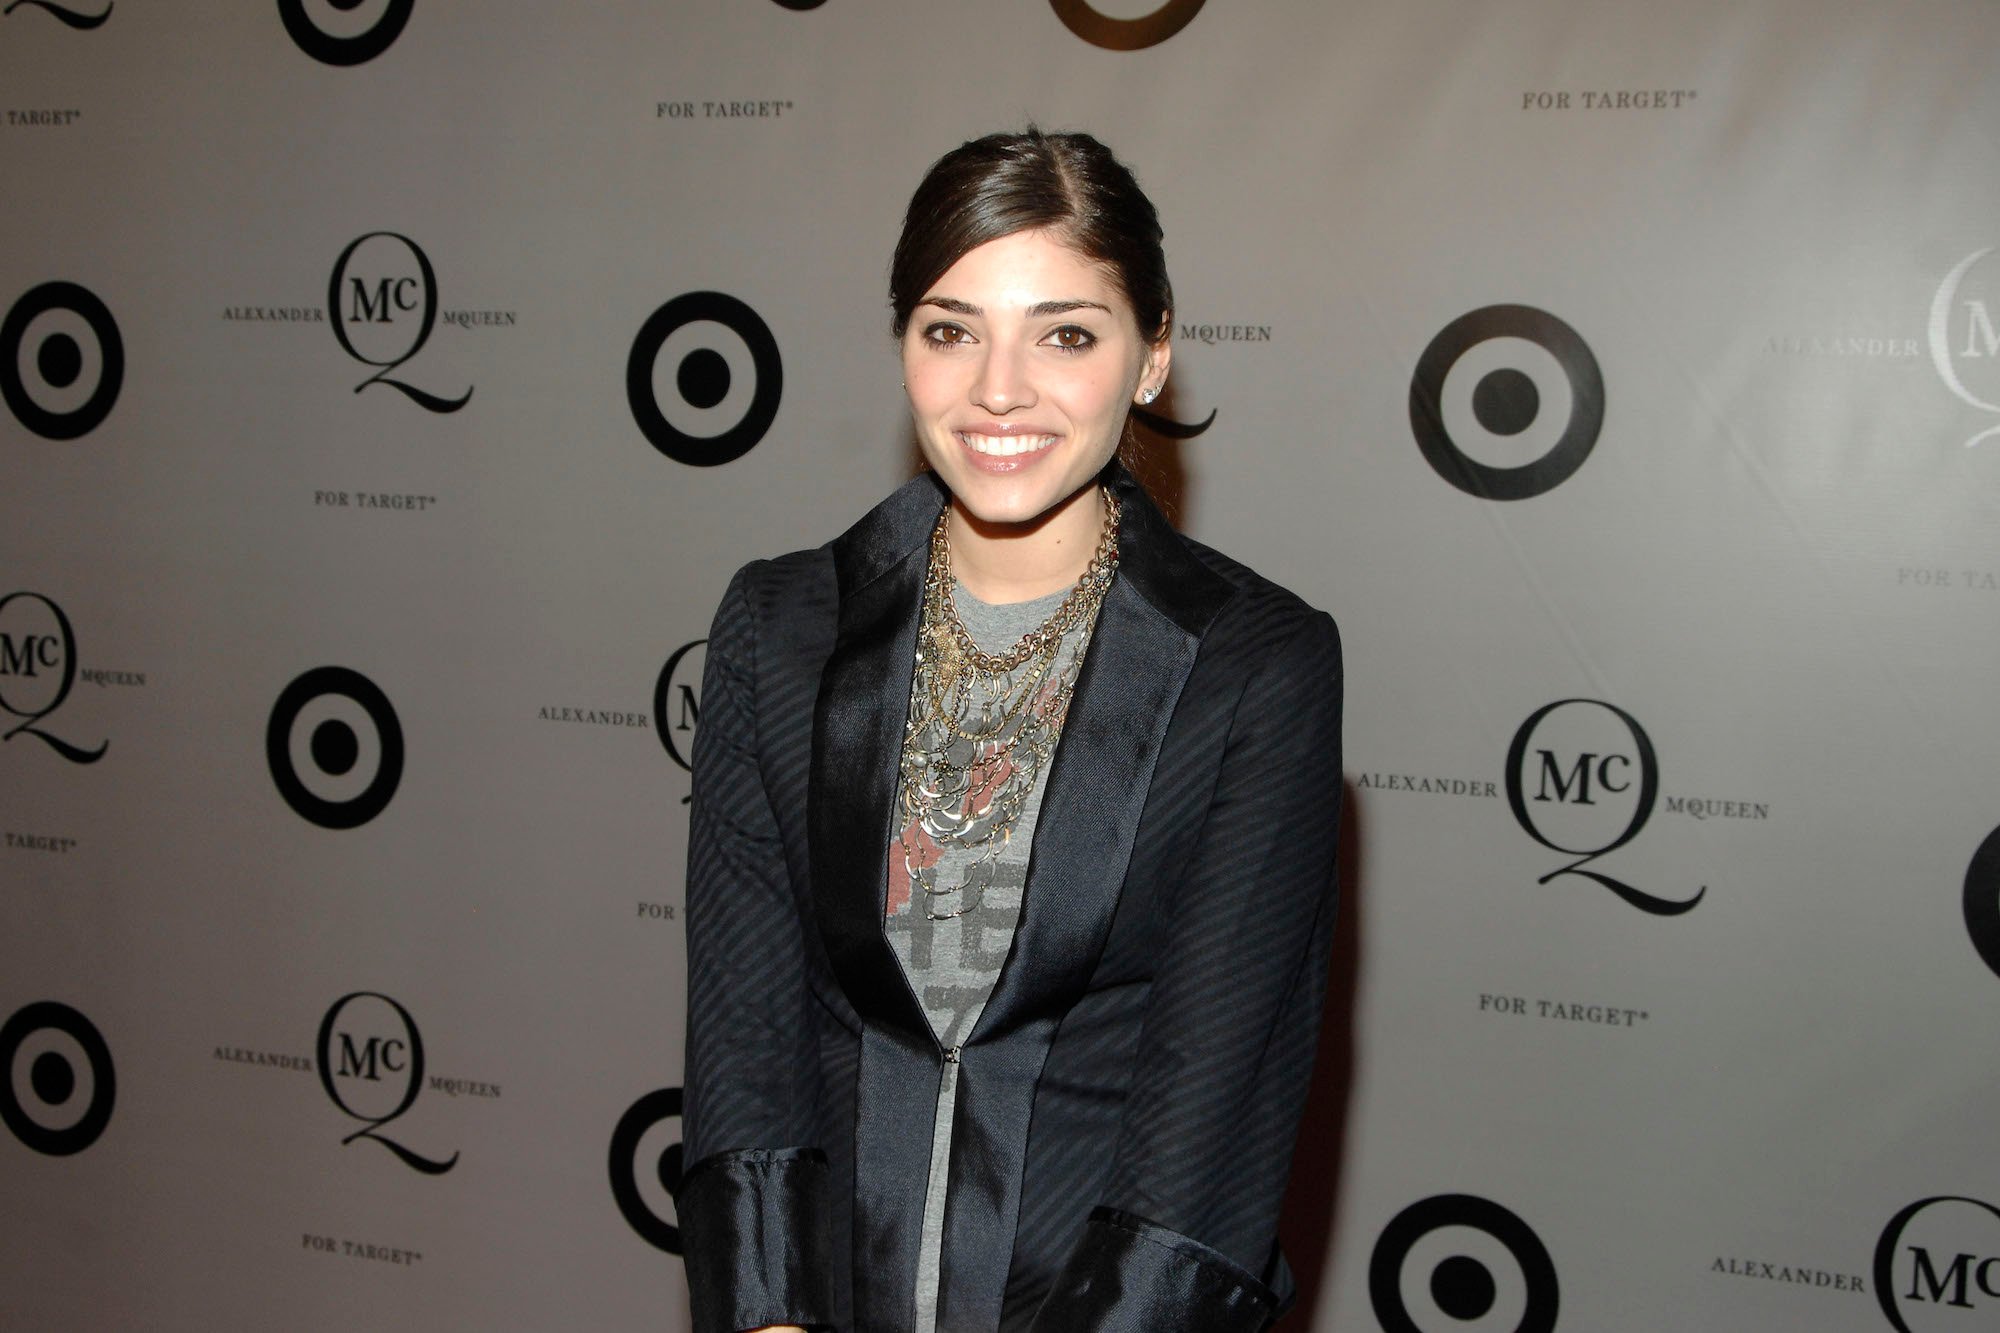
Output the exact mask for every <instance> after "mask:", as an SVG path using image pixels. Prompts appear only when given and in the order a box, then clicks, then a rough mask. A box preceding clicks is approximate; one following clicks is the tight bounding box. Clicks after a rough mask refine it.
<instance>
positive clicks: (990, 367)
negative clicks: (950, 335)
mask: <svg viewBox="0 0 2000 1333" xmlns="http://www.w3.org/2000/svg"><path fill="white" fill-rule="evenodd" d="M972 401H973V403H974V404H975V405H977V406H979V407H982V408H984V409H986V410H987V411H988V412H991V413H992V414H993V415H995V416H1002V415H1005V414H1006V413H1008V412H1011V411H1013V410H1014V409H1015V408H1018V407H1032V406H1034V404H1035V386H1034V381H1033V378H1032V376H1031V375H1030V372H1029V366H1028V360H1027V357H1026V355H1025V354H1024V353H1023V352H1022V351H1021V350H1020V349H1018V348H1014V347H1009V346H1006V345H1005V344H1004V343H1003V344H1001V345H998V346H990V347H989V348H988V350H987V352H986V355H985V357H984V358H983V359H982V360H981V361H980V364H979V374H978V376H977V377H976V378H975V379H974V380H973V382H972Z"/></svg>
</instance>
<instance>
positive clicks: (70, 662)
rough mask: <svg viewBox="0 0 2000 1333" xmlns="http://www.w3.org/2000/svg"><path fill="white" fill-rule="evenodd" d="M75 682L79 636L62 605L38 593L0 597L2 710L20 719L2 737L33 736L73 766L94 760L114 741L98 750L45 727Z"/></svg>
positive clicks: (94, 761) (102, 745)
mask: <svg viewBox="0 0 2000 1333" xmlns="http://www.w3.org/2000/svg"><path fill="white" fill-rule="evenodd" d="M75 684H76V634H75V632H74V631H72V630H71V629H70V624H69V617H68V616H66V615H64V614H63V610H62V608H61V607H59V606H57V605H56V604H55V603H54V602H52V601H50V600H49V599H48V598H46V597H44V596H42V595H41V594H40V593H38V592H13V593H8V594H7V595H6V596H5V597H0V712H6V713H11V714H12V715H13V716H14V717H16V718H18V719H20V720H19V721H18V722H15V723H14V724H12V725H11V726H9V727H8V728H7V730H6V731H5V732H0V741H11V740H13V739H14V738H15V737H16V736H33V737H34V738H35V739H36V740H38V741H41V742H42V743H43V744H44V745H47V746H48V747H49V748H50V749H51V750H54V751H55V752H56V753H57V754H59V755H61V756H62V757H63V758H65V759H67V760H69V761H70V762H71V763H72V764H94V763H96V762H97V761H98V760H100V759H102V758H103V757H104V752H105V750H106V749H107V748H109V747H110V744H111V742H109V741H101V742H99V743H98V746H97V748H96V749H95V750H86V749H84V748H83V747H82V746H79V745H72V744H70V742H68V741H66V740H64V739H62V738H61V737H60V736H54V735H51V734H50V733H48V732H46V731H44V730H42V727H41V724H42V723H43V722H44V721H45V720H47V718H48V716H49V714H51V713H53V712H55V711H56V709H58V708H61V707H62V706H63V701H64V700H66V699H68V698H69V692H70V690H71V688H72V687H74V686H75Z"/></svg>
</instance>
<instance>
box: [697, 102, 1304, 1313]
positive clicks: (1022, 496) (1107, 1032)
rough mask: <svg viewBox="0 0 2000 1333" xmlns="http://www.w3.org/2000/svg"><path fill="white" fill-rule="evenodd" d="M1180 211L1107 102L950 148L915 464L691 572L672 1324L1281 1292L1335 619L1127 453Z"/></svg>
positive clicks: (1077, 1308) (927, 253)
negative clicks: (703, 603)
mask: <svg viewBox="0 0 2000 1333" xmlns="http://www.w3.org/2000/svg"><path fill="white" fill-rule="evenodd" d="M1160 235H1161V233H1160V227H1159V222H1158V219H1157V218H1156V216H1155V214H1154V211H1153V207H1152V204H1151V203H1150V202H1149V201H1148V200H1147V199H1146V197H1145V195H1144V194H1142V193H1141V192H1140V190H1139V187H1138V185H1137V183H1136V182H1135V181H1134V180H1133V179H1132V176H1131V174H1130V173H1129V172H1128V171H1127V170H1126V169H1125V168H1124V167H1123V166H1122V165H1121V164H1119V163H1118V162H1117V160H1116V159H1115V158H1113V157H1112V156H1111V154H1110V153H1109V152H1108V151H1107V150H1106V149H1105V148H1104V147H1103V145H1101V144H1099V143H1098V142H1097V141H1096V140H1094V139H1092V138H1090V137H1089V136H1087V135H1078V134H1043V133H1041V132H1039V131H1036V130H1033V129H1030V130H1029V131H1028V132H1027V133H1025V134H1009V135H993V136H989V137H987V138H984V139H979V140H975V141H973V142H971V143H968V144H965V145H963V146H962V147H960V148H958V149H956V150H954V151H953V152H951V153H948V154H946V155H945V156H944V157H943V158H942V159H940V160H939V161H938V163H937V164H936V165H935V166H933V167H932V168H931V171H930V173H929V174H928V175H927V176H926V177H925V179H924V181H923V183H922V184H921V185H920V186H919V187H918V189H917V192H916V195H915V197H914V198H912V199H911V201H910V208H909V213H908V216H907V219H906V221H905V223H904V228H903V236H902V239H901V241H900V243H899V244H898V246H897V249H896V256H895V260H894V264H893V268H892V271H891V275H890V299H891V304H892V306H893V309H894V312H895V321H894V329H895V333H896V335H897V337H898V338H899V339H900V340H901V344H902V355H903V371H904V385H905V389H906V391H907V392H908V395H909V400H910V410H911V415H912V418H913V420H914V422H915V427H916V434H917V438H918V441H919V443H920V444H921V447H922V449H923V453H924V457H925V459H926V460H927V462H928V463H929V464H930V471H929V472H928V473H927V474H926V475H923V476H920V477H919V478H917V479H916V480H914V481H912V482H910V483H908V484H907V485H905V486H903V487H902V488H901V489H900V490H898V491H897V492H896V493H895V494H893V495H891V496H890V497H889V498H888V499H887V500H885V501H884V502H883V503H882V504H881V505H879V506H877V507H876V508H875V509H874V510H873V511H872V512H870V513H869V514H868V515H867V516H866V517H864V518H863V519H862V520H861V521H860V522H859V523H857V524H856V525H855V526H854V527H853V528H851V529H849V530H848V531H847V533H846V534H844V535H843V536H841V537H840V538H839V539H838V540H836V541H834V542H833V543H831V544H830V545H828V546H825V547H822V548H820V549H818V550H815V551H806V552H800V553H797V554H793V555H789V556H784V557H782V558H780V559H777V560H774V561H767V562H760V563H757V564H753V565H751V566H749V567H747V568H746V569H744V570H743V571H741V572H740V573H739V574H737V576H736V578H735V580H734V581H733V582H732V584H731V585H730V588H729V591H728V594H727V595H726V597H725V598H724V600H723V603H722V607H721V609H720V610H719V611H718V612H717V614H716V620H715V627H714V629H713V630H712V631H711V635H710V639H709V647H708V665H707V672H706V676H705V678H704V681H703V686H702V691H703V692H702V707H703V716H702V727H701V731H700V733H699V740H698V742H697V749H696V754H695V765H694V768H695V792H694V810H693V816H692V820H693V822H692V831H691V835H690V838H691V841H690V852H689V866H688V891H687V931H688V973H689V1007H688V1048H687V1105H686V1113H685V1118H684V1130H685V1144H686V1151H687V1156H688V1160H689V1161H691V1162H693V1163H694V1165H693V1166H692V1167H691V1168H690V1169H689V1171H688V1172H687V1175H686V1177H685V1180H684V1184H683V1186H682V1190H681V1193H680V1197H679V1201H678V1203H679V1215H680V1223H681V1227H682V1230H683V1233H684V1236H685V1243H686V1259H687V1272H688V1283H689V1287H690V1290H691V1292H692V1297H693V1310H694V1324H695V1328H696V1329H697V1330H698V1333H712V1331H728V1333H735V1331H737V1330H744V1329H760V1328H767V1327H777V1328H793V1327H802V1328H831V1329H840V1330H855V1331H857V1333H858V1331H861V1330H867V1331H869V1333H876V1331H881V1333H903V1330H913V1329H914V1330H932V1329H937V1330H947V1331H949V1333H968V1331H971V1330H982V1331H983V1330H990V1329H996V1328H999V1329H1036V1330H1053V1331H1067V1330H1086V1329H1088V1330H1128V1329H1129V1330H1141V1329H1145V1330H1163V1329H1166V1330H1172V1329H1185V1330H1204V1331H1205V1333H1216V1331H1220V1333H1229V1331H1231V1330H1237V1329H1242V1330H1255V1329H1259V1328H1261V1327H1263V1326H1264V1325H1265V1324H1266V1323H1267V1322H1269V1321H1270V1320H1271V1319H1272V1318H1274V1317H1275V1316H1276V1314H1277V1313H1278V1312H1279V1311H1280V1310H1281V1309H1282V1308H1283V1306H1284V1305H1285V1304H1286V1303H1288V1302H1289V1300H1290V1294H1291V1293H1290V1286H1291V1279H1290V1275H1289V1273H1288V1272H1287V1270H1286V1269H1285V1266H1284V1262H1283V1260H1282V1258H1281V1257H1280V1256H1279V1254H1278V1252H1277V1247H1276V1243H1275V1239H1274V1233H1275V1230H1276V1224H1277V1214H1278V1206H1279V1203H1280V1201H1281V1198H1282V1195H1283V1191H1284V1185H1285V1178H1286V1172H1287V1167H1288V1164H1289V1161H1290V1156H1291V1149H1292V1139H1293V1136H1294V1132H1295V1130H1296V1127H1297V1121H1298V1116H1299V1112H1300V1108H1301V1106H1302V1105H1303V1103H1304V1100H1305V1094H1306V1087H1307V1083H1308V1080H1309V1077H1310V1073H1311V1065H1312V1055H1313V1049H1314V1044H1315V1038H1316V1033H1317V1026H1318V1022H1319V1013H1320V1002H1321V995H1322V992H1323V989H1324V983H1325V973H1326V959H1327V953H1328V946H1329V940H1330V937H1331V932H1332V928H1333V919H1334V886H1333V884H1334V829H1335V825H1336V822H1337V819H1336V816H1337V812H1338V801H1339V795H1340V790H1341V786H1340V771H1341V770H1340V744H1339V715H1340V651H1339V639H1338V636H1337V634H1336V632H1335V629H1334V626H1333V622H1332V621H1331V620H1330V619H1328V618H1327V616H1325V615H1324V614H1323V613H1320V612H1317V611H1314V610H1312V609H1311V608H1309V607H1307V606H1306V605H1305V604H1304V603H1302V602H1301V601H1300V600H1299V599H1298V598H1296V597H1294V596H1293V595H1292V594H1290V593H1288V592H1286V591H1284V590H1283V589H1281V588H1279V587H1277V586H1276V585H1274V584H1272V583H1269V582H1267V581H1266V580H1264V579H1261V578H1259V577H1258V576H1257V575H1256V574H1254V573H1252V572H1250V571H1249V570H1247V569H1245V568H1244V567H1243V566H1241V565H1239V564H1236V563H1235V562H1233V561H1231V560H1229V559H1227V558H1226V557H1224V556H1221V555H1219V554H1217V553H1216V552H1214V551H1211V550H1208V549H1207V548H1205V547H1203V546H1200V545H1199V544H1197V543H1195V542H1192V541H1188V540H1186V539H1184V538H1182V537H1180V536H1178V535H1177V534H1175V533H1174V532H1173V530H1172V529H1171V528H1170V527H1169V526H1168V525H1167V523H1166V521H1165V520H1164V519H1163V518H1162V517H1161V515H1160V513H1159V511H1158V510H1157V509H1155V508H1154V506H1153V505H1152V503H1151V502H1150V501H1149V500H1148V499H1147V498H1146V495H1145V493H1144V492H1143V491H1142V490H1141V489H1140V488H1139V487H1138V486H1137V485H1136V484H1135V483H1134V482H1133V480H1132V478H1131V477H1130V475H1129V474H1127V473H1126V471H1125V470H1124V469H1123V467H1122V466H1120V464H1119V463H1118V461H1117V459H1116V452H1117V448H1118V445H1119V442H1120V440H1121V438H1122V437H1123V436H1124V435H1125V433H1126V431H1127V428H1128V423H1127V418H1128V416H1129V415H1130V411H1131V408H1132V406H1133V405H1134V404H1135V403H1150V402H1151V401H1153V399H1154V398H1155V397H1156V396H1157V395H1158V393H1159V391H1160V388H1161V385H1162V384H1163V383H1164V382H1165V379H1166V376H1167V371H1168V368H1169V364H1170V361H1171V351H1172V349H1171V344H1170V341H1169V334H1170V332H1171V328H1172V313H1173V302H1172V293H1171V289H1170V287H1169V285H1168V282H1167V275H1166V268H1165V262H1164V258H1163V256H1162V253H1161V248H1160ZM1031 845H1032V850H1033V858H1032V869H1030V864H1029V850H1030V846H1031Z"/></svg>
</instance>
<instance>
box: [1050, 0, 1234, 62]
mask: <svg viewBox="0 0 2000 1333" xmlns="http://www.w3.org/2000/svg"><path fill="white" fill-rule="evenodd" d="M1206 3H1208V0H1167V3H1166V4H1163V5H1161V6H1160V7H1159V8H1158V9H1155V10H1153V11H1152V12H1151V13H1150V14H1142V15H1140V16H1139V17H1138V18H1128V19H1121V18H1112V17H1111V16H1110V15H1109V14H1106V13H1104V12H1103V11H1102V10H1099V9H1098V8H1096V7H1095V6H1094V5H1092V4H1090V2H1089V0H1049V8H1051V9H1053V10H1055V12H1056V17H1057V18H1059V19H1061V20H1062V25H1063V26H1064V27H1065V28H1068V29H1069V30H1070V31H1071V32H1073V33H1075V34H1076V35H1077V36H1079V37H1081V38H1083V40H1084V41H1086V42H1089V43H1090V44H1091V45H1092V46H1101V47H1103V48H1104V49H1105V50H1107V51H1139V50H1143V49H1144V48H1146V47H1148V46H1158V45H1159V44H1160V43H1161V42H1164V41H1166V40H1167V38H1169V37H1171V36H1173V35H1174V34H1175V33H1177V32H1179V31H1180V30H1181V29H1182V28H1185V27H1186V26H1187V25H1188V24H1190V23H1192V22H1194V16H1195V15H1196V14H1199V13H1201V7H1202V6H1203V5H1204V4H1206Z"/></svg>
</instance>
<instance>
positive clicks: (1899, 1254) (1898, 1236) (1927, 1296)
mask: <svg viewBox="0 0 2000 1333" xmlns="http://www.w3.org/2000/svg"><path fill="white" fill-rule="evenodd" d="M1875 1300H1876V1302H1877V1303H1878V1304H1880V1305H1881V1307H1882V1314H1883V1316H1884V1317H1885V1318H1887V1319H1888V1321H1889V1326H1890V1327H1891V1328H1893V1329H1895V1330H1896V1331H1897V1333H1931V1331H1932V1330H1938V1331H1939V1333H1943V1331H1944V1330H1953V1331H1954V1333H1955V1331H1956V1330H1960V1329H1971V1328H1973V1327H1980V1328H1991V1327H1992V1326H1993V1324H1994V1321H1995V1320H1996V1319H2000V1208H1996V1207H1994V1206H1993V1205H1992V1204H1990V1203H1987V1202H1985V1201H1984V1200H1982V1199H1968V1198H1965V1197H1964V1196H1962V1195H1952V1194H1940V1195H1935V1196H1933V1197H1931V1198H1928V1199H1919V1200H1917V1201H1916V1202H1915V1203H1913V1204H1911V1205H1910V1206H1909V1207H1907V1208H1905V1209H1903V1210H1902V1211H1901V1212H1899V1213H1897V1214H1896V1215H1895V1216H1894V1217H1892V1218H1890V1219H1889V1224H1888V1225H1887V1226H1885V1227H1883V1228H1882V1235H1881V1238H1880V1239H1879V1240H1878V1241H1877V1242H1876V1244H1875ZM1982 1314H1983V1316H1984V1317H1983V1318H1982V1317H1981V1316H1982Z"/></svg>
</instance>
